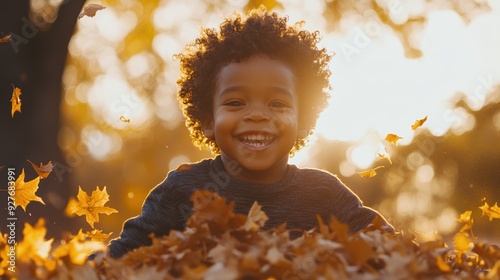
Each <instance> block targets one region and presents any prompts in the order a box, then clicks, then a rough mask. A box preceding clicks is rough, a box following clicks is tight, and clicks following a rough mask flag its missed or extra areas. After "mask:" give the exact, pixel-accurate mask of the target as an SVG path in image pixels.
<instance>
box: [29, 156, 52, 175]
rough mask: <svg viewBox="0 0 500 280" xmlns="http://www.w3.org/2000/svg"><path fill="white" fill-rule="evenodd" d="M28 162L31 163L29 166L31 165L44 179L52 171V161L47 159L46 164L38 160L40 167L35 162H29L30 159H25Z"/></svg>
mask: <svg viewBox="0 0 500 280" xmlns="http://www.w3.org/2000/svg"><path fill="white" fill-rule="evenodd" d="M27 161H28V162H29V163H31V166H33V169H35V171H36V173H37V174H38V176H40V177H41V178H42V179H45V178H47V177H48V176H49V174H50V172H52V169H53V168H54V165H52V161H49V162H48V163H47V164H45V165H43V164H42V163H41V162H40V167H38V166H37V165H36V164H34V163H33V162H31V161H30V160H27Z"/></svg>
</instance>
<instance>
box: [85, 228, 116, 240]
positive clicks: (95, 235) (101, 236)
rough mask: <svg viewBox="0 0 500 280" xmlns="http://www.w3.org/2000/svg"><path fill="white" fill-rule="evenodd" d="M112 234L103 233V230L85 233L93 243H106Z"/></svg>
mask: <svg viewBox="0 0 500 280" xmlns="http://www.w3.org/2000/svg"><path fill="white" fill-rule="evenodd" d="M111 234H113V233H112V232H110V233H102V230H99V229H94V230H92V231H87V232H85V236H86V237H88V238H90V240H92V241H98V242H104V241H106V239H108V238H109V237H110V236H111Z"/></svg>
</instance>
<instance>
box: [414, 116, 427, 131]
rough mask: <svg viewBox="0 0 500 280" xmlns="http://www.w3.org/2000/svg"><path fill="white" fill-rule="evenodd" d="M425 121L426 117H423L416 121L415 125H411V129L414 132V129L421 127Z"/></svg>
mask: <svg viewBox="0 0 500 280" xmlns="http://www.w3.org/2000/svg"><path fill="white" fill-rule="evenodd" d="M425 121H427V116H425V118H423V119H420V120H416V121H415V123H413V124H412V125H411V129H412V130H415V129H417V128H419V127H421V126H422V125H423V124H424V122H425Z"/></svg>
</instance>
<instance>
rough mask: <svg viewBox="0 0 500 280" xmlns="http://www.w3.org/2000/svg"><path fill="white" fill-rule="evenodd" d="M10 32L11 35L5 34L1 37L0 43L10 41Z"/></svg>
mask: <svg viewBox="0 0 500 280" xmlns="http://www.w3.org/2000/svg"><path fill="white" fill-rule="evenodd" d="M10 36H11V35H10V34H9V35H5V36H3V37H2V38H0V43H8V42H9V41H10Z"/></svg>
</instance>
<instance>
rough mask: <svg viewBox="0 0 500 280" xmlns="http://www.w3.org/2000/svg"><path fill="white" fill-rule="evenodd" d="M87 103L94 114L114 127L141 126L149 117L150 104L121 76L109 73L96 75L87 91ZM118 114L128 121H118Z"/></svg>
mask: <svg viewBox="0 0 500 280" xmlns="http://www.w3.org/2000/svg"><path fill="white" fill-rule="evenodd" d="M87 94H88V103H89V104H90V105H91V106H92V107H93V108H95V111H94V112H95V114H99V115H101V116H102V117H103V119H104V120H105V121H106V123H107V124H109V125H111V126H113V127H116V128H126V127H130V126H132V127H141V128H142V126H144V125H145V124H146V121H148V120H149V118H150V117H151V111H150V109H149V107H150V105H149V104H148V103H147V101H146V100H144V99H143V98H141V97H140V96H139V95H138V93H137V91H136V90H135V89H133V88H131V87H130V85H129V84H128V83H127V82H126V81H125V80H124V79H122V78H117V77H113V76H111V75H101V76H99V77H97V78H96V79H95V81H94V83H93V84H92V86H91V87H90V89H89V90H88V92H87ZM120 116H124V117H125V118H126V119H130V120H131V121H130V123H124V122H121V121H120Z"/></svg>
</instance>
